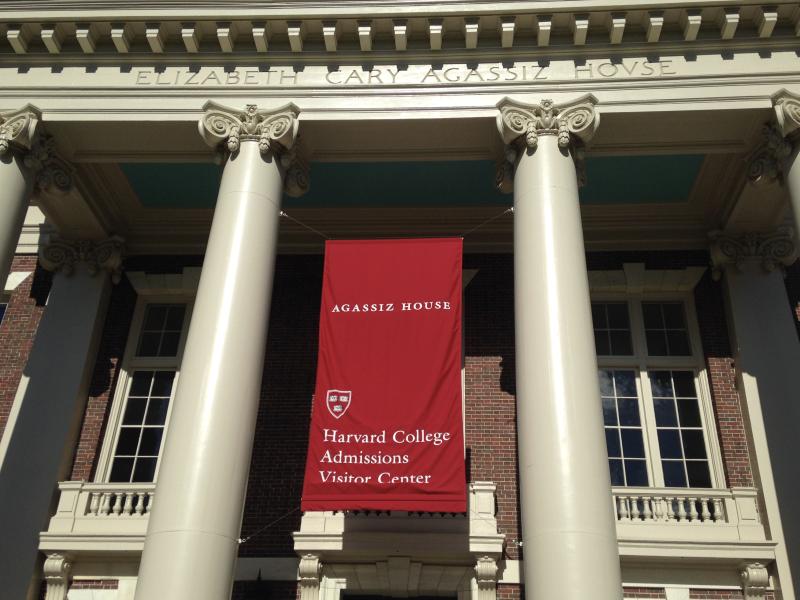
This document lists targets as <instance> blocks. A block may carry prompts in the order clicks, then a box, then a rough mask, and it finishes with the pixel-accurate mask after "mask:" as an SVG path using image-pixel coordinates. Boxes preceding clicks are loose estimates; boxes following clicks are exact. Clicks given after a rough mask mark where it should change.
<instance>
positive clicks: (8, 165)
mask: <svg viewBox="0 0 800 600" xmlns="http://www.w3.org/2000/svg"><path fill="white" fill-rule="evenodd" d="M30 192H31V185H30V181H29V178H28V177H26V174H25V170H24V167H23V165H22V159H21V158H19V157H17V156H14V155H12V154H11V153H9V154H8V155H6V156H5V157H3V158H0V285H3V284H5V281H6V278H7V277H8V272H9V271H10V270H11V261H12V260H13V259H14V252H15V250H16V248H17V243H18V241H19V235H20V232H21V231H22V225H23V224H24V222H25V213H26V211H27V209H28V197H29V196H30Z"/></svg>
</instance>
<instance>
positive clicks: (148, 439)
mask: <svg viewBox="0 0 800 600" xmlns="http://www.w3.org/2000/svg"><path fill="white" fill-rule="evenodd" d="M162 431H164V430H163V429H162V428H161V427H145V429H144V430H143V431H142V441H141V442H139V456H158V451H159V450H160V449H161V433H162Z"/></svg>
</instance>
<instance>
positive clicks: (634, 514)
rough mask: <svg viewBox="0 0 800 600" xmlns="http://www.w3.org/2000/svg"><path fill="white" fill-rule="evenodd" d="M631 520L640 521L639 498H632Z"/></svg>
mask: <svg viewBox="0 0 800 600" xmlns="http://www.w3.org/2000/svg"><path fill="white" fill-rule="evenodd" d="M631 520H632V521H638V520H639V496H632V497H631Z"/></svg>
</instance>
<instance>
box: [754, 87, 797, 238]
mask: <svg viewBox="0 0 800 600" xmlns="http://www.w3.org/2000/svg"><path fill="white" fill-rule="evenodd" d="M773 103H774V106H775V119H776V122H777V128H776V129H773V128H772V127H771V126H766V127H765V128H764V133H765V134H766V138H767V141H766V143H765V144H764V148H763V149H762V151H761V152H759V153H758V155H757V156H756V159H755V160H753V161H752V162H751V168H750V171H751V172H750V178H751V179H753V180H755V181H758V180H759V179H760V178H761V176H762V172H764V173H765V174H766V175H767V177H766V178H767V179H770V178H774V177H775V176H779V175H782V176H783V179H784V181H785V183H786V186H787V188H788V189H789V203H790V206H791V208H792V214H793V216H794V226H795V228H796V229H797V230H798V231H800V160H798V153H800V143H797V140H796V138H797V137H798V134H800V131H799V130H800V96H796V95H794V94H790V93H789V92H787V91H786V90H783V91H782V92H780V93H778V94H776V95H775V96H774V97H773ZM792 139H794V140H795V143H794V144H792V142H791V141H790V140H792ZM793 146H794V147H793ZM771 171H772V172H774V175H773V173H772V172H771Z"/></svg>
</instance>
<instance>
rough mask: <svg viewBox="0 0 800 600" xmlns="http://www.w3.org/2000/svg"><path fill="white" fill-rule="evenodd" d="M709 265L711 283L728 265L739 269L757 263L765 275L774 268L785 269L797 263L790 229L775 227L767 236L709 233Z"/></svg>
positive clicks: (717, 278)
mask: <svg viewBox="0 0 800 600" xmlns="http://www.w3.org/2000/svg"><path fill="white" fill-rule="evenodd" d="M709 239H710V241H711V249H710V252H711V263H712V265H713V275H714V279H715V280H719V278H720V277H721V276H722V271H723V270H724V268H725V267H726V266H728V265H733V266H735V267H736V268H737V269H738V270H740V271H741V270H743V269H744V266H745V265H746V264H747V263H752V262H755V263H760V264H761V266H762V267H763V269H764V271H765V272H767V273H769V272H772V271H774V270H775V269H776V268H778V267H788V266H789V265H791V264H792V263H794V261H795V260H797V244H796V243H795V241H794V232H793V231H792V228H791V227H779V228H778V229H776V230H775V231H773V232H770V233H753V232H750V233H744V234H737V235H731V234H727V233H724V232H722V231H714V232H712V233H710V234H709Z"/></svg>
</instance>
